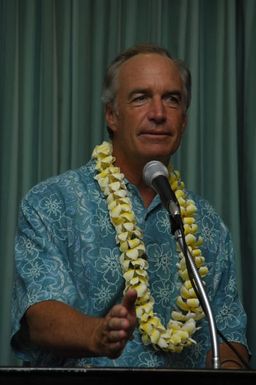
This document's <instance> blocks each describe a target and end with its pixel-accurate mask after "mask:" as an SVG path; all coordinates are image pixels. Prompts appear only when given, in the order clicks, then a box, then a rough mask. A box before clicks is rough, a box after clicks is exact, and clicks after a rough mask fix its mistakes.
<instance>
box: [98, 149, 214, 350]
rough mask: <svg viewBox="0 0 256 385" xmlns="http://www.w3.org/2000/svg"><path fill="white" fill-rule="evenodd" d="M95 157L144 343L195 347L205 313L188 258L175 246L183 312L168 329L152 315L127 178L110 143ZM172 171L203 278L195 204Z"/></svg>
mask: <svg viewBox="0 0 256 385" xmlns="http://www.w3.org/2000/svg"><path fill="white" fill-rule="evenodd" d="M92 157H93V158H94V159H96V170H97V171H98V174H97V175H96V176H95V179H96V180H97V181H98V183H99V186H100V188H101V190H102V191H103V193H104V195H105V197H106V201H107V205H108V210H109V215H110V220H111V222H112V224H113V225H114V227H115V230H116V242H117V244H118V245H119V248H120V252H121V255H120V264H121V267H122V271H123V277H124V280H125V290H124V292H126V291H127V290H128V289H129V288H133V289H135V290H136V291H137V300H136V316H137V319H138V322H139V330H140V332H141V335H142V342H143V343H144V344H145V345H148V344H150V343H151V344H152V345H153V346H154V348H156V349H162V350H164V351H171V352H177V353H179V352H181V351H182V350H183V348H184V347H186V346H190V345H191V344H194V343H196V342H195V341H194V340H193V339H192V338H191V337H192V335H193V334H194V333H195V331H196V330H197V327H196V320H200V319H201V318H203V317H204V312H203V310H202V308H201V306H200V303H199V300H198V298H197V296H196V294H195V291H194V289H193V287H192V285H191V282H190V279H189V276H188V271H187V268H186V261H185V258H184V255H183V253H182V252H181V250H180V247H179V245H177V252H178V253H179V257H180V260H179V263H178V264H177V267H178V270H179V276H180V277H181V279H182V281H183V285H182V286H181V289H180V295H178V297H177V300H176V303H177V307H178V309H179V310H174V311H172V314H171V319H170V321H169V322H168V324H167V327H164V326H163V325H162V323H161V321H160V319H159V318H158V317H157V316H156V315H155V313H154V302H155V301H154V299H153V298H152V296H151V293H150V290H149V277H148V273H147V270H148V262H147V257H146V250H145V245H144V242H143V234H142V231H141V230H140V229H139V227H138V226H137V222H136V218H135V215H134V213H133V210H132V204H131V201H130V199H129V198H128V193H127V190H126V185H125V183H124V175H123V174H122V173H121V172H120V170H119V168H118V167H115V165H114V162H115V158H114V157H113V156H112V145H111V144H110V143H108V142H103V143H102V144H101V145H99V146H96V147H95V149H94V150H93V153H92ZM168 171H169V182H170V185H171V187H172V189H173V191H174V192H175V195H176V197H177V199H178V202H179V205H180V210H181V216H182V221H183V225H184V232H185V240H186V243H187V246H188V248H189V251H190V253H191V255H192V257H193V258H194V262H195V265H196V267H197V268H198V272H199V274H200V276H201V277H204V276H205V275H206V274H207V273H208V268H207V267H206V266H205V265H204V263H205V259H204V257H203V256H202V253H201V250H200V246H201V245H202V242H203V240H202V238H201V237H200V236H199V237H198V236H197V232H198V226H197V224H196V218H195V214H196V210H197V208H196V205H195V203H194V201H193V200H191V199H187V196H186V193H185V190H184V188H185V187H184V183H183V182H182V181H181V179H180V174H179V172H178V171H173V170H172V169H171V167H170V166H169V168H168Z"/></svg>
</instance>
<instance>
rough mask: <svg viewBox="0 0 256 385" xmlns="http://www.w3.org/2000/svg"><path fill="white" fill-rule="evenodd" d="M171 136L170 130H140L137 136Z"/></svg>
mask: <svg viewBox="0 0 256 385" xmlns="http://www.w3.org/2000/svg"><path fill="white" fill-rule="evenodd" d="M141 135H143V136H171V134H170V132H167V131H142V132H140V134H139V136H141Z"/></svg>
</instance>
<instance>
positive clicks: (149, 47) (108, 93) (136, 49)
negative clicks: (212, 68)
mask: <svg viewBox="0 0 256 385" xmlns="http://www.w3.org/2000/svg"><path fill="white" fill-rule="evenodd" d="M147 53H156V54H158V55H162V56H166V57H168V58H169V59H170V60H172V61H173V62H174V63H175V64H176V66H177V68H178V71H179V73H180V77H181V80H182V82H183V89H184V97H185V105H186V110H187V109H188V108H189V105H190V101H191V74H190V71H189V69H188V68H187V67H186V65H185V63H184V62H183V61H182V60H179V59H174V58H173V57H172V56H171V55H170V54H169V52H168V51H167V49H165V48H162V47H159V46H158V45H154V44H140V45H135V46H133V47H131V48H128V49H127V50H125V51H123V52H122V53H120V54H119V55H118V56H117V57H116V58H115V59H114V60H113V61H112V63H111V64H110V66H109V67H108V69H107V72H106V76H105V79H104V83H103V91H102V97H101V100H102V102H103V103H104V105H105V106H106V105H108V104H112V105H114V102H115V98H116V93H117V90H118V75H119V71H120V67H121V65H122V64H123V63H124V62H126V61H127V60H128V59H130V58H131V57H133V56H136V55H139V54H147Z"/></svg>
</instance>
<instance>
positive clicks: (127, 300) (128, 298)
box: [122, 289, 137, 312]
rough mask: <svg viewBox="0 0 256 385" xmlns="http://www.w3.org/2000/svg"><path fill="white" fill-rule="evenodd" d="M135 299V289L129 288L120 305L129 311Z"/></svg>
mask: <svg viewBox="0 0 256 385" xmlns="http://www.w3.org/2000/svg"><path fill="white" fill-rule="evenodd" d="M136 299H137V292H136V290H133V289H129V290H128V291H127V293H126V294H125V295H124V297H123V300H122V305H123V306H124V307H125V308H126V309H127V310H128V311H129V312H130V311H132V310H134V308H135V307H134V306H135V302H136Z"/></svg>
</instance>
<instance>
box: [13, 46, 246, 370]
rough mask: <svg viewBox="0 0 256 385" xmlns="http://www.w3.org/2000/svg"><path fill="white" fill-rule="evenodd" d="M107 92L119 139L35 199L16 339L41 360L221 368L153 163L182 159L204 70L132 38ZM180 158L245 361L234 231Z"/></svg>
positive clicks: (24, 219) (209, 275) (23, 353)
mask: <svg viewBox="0 0 256 385" xmlns="http://www.w3.org/2000/svg"><path fill="white" fill-rule="evenodd" d="M103 101H104V103H105V116H106V122H107V126H108V130H109V133H110V138H111V143H103V144H102V145H100V146H97V147H96V148H95V150H94V152H93V156H92V159H91V160H90V161H89V163H88V164H87V165H85V166H84V167H81V168H80V169H79V170H74V171H68V172H66V173H65V174H63V175H60V176H57V177H54V178H51V179H49V180H47V181H45V182H42V183H41V184H39V185H38V186H35V187H34V188H33V189H32V190H31V191H30V192H29V193H28V194H27V196H26V197H25V199H24V200H23V202H22V205H21V211H20V217H19V226H18V232H17V239H16V266H17V277H16V284H15V288H14V294H13V337H12V346H13V348H14V349H15V350H16V352H17V354H19V356H20V357H21V358H22V359H24V360H29V361H30V362H32V364H33V365H39V366H40V365H44V366H88V365H89V366H115V367H116V366H120V367H134V366H137V367H173V368H175V367H177V368H179V367H184V368H186V367H187V368H190V367H198V368H199V367H205V366H206V365H208V366H210V367H211V364H212V362H211V343H210V340H209V329H208V322H207V319H206V317H205V316H204V313H203V311H202V308H201V306H200V303H199V302H198V299H197V297H196V295H195V292H194V290H193V287H192V286H191V282H190V280H189V277H188V274H187V269H186V265H185V263H184V256H183V254H182V253H181V252H178V251H179V250H178V249H177V245H176V241H175V239H174V237H173V236H172V235H171V233H170V225H169V221H168V213H167V212H166V210H165V209H164V208H163V206H162V205H161V202H160V199H159V196H157V195H156V194H155V192H154V191H153V190H152V189H151V187H149V186H148V185H146V184H145V181H144V179H143V168H144V166H145V164H146V163H147V162H148V161H151V160H158V161H160V162H162V163H163V164H165V165H166V166H168V164H169V161H170V157H171V155H173V154H174V153H175V152H176V150H177V149H178V147H179V145H180V142H181V138H182V135H183V132H184V129H185V127H186V124H187V108H188V106H189V103H190V73H189V71H188V70H187V69H186V67H185V66H184V65H183V64H182V63H181V62H180V61H177V60H174V59H172V58H171V57H170V56H169V54H168V52H167V51H166V50H164V49H162V48H159V47H156V46H151V45H148V46H147V45H145V46H137V47H132V48H131V49H128V50H127V51H125V52H124V53H122V54H121V55H119V56H118V57H117V58H116V60H114V62H113V63H112V64H111V66H110V67H109V69H108V73H107V76H106V81H105V88H104V92H103ZM168 169H169V181H170V184H171V185H172V188H173V190H174V192H175V194H176V196H177V198H178V200H179V203H180V205H181V214H182V218H183V224H184V229H185V234H186V240H187V242H188V245H189V247H190V250H191V252H192V254H193V256H194V259H195V262H196V265H197V267H198V271H199V272H200V275H201V277H202V279H203V280H204V281H205V282H206V287H207V290H208V294H209V298H210V300H211V302H212V306H213V310H214V314H215V317H216V323H217V327H218V328H219V329H220V330H221V332H222V334H224V335H225V337H226V339H227V340H229V341H231V344H232V346H233V347H234V348H235V350H236V351H238V353H239V354H240V357H241V358H239V356H238V355H237V354H236V353H235V352H234V351H233V350H232V349H231V348H230V346H229V345H228V344H226V343H225V342H224V341H222V340H221V341H220V352H221V366H222V367H225V368H226V367H227V368H228V367H230V368H241V367H244V365H246V363H247V362H248V350H247V344H246V337H245V328H246V315H245V313H244V310H243V307H242V305H241V303H240V301H239V298H238V293H237V288H236V285H235V284H234V282H235V270H234V260H233V248H232V244H231V240H230V236H229V232H228V230H227V228H226V227H225V225H224V224H223V223H222V221H221V219H220V218H219V217H218V215H217V214H216V213H215V211H214V210H213V209H212V208H211V207H210V206H209V204H208V203H207V202H206V201H204V200H203V199H202V198H200V197H197V196H195V195H194V194H192V193H190V192H188V191H186V189H185V187H184V184H183V182H182V181H181V179H180V177H179V175H178V173H175V172H174V171H173V170H172V169H171V167H169V168H168ZM209 227H211V230H212V238H211V239H209V238H208V237H206V236H205V237H204V235H206V233H207V229H208V228H209ZM202 238H203V240H202Z"/></svg>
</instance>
